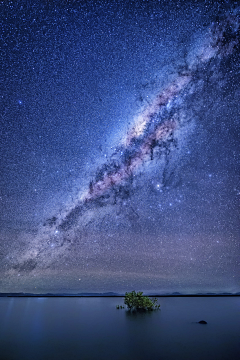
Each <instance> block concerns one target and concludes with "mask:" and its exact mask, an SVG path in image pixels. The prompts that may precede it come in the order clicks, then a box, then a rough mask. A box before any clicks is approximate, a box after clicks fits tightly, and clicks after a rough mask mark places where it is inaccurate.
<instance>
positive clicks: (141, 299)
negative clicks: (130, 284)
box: [124, 291, 160, 310]
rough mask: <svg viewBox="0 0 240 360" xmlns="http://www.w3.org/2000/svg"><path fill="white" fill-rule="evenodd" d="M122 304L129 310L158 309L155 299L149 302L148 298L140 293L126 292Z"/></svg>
mask: <svg viewBox="0 0 240 360" xmlns="http://www.w3.org/2000/svg"><path fill="white" fill-rule="evenodd" d="M124 304H126V305H127V307H128V309H129V310H157V309H159V308H160V305H159V304H157V299H156V298H154V299H153V300H151V299H150V298H149V297H148V296H143V293H142V292H141V291H139V292H137V293H136V292H135V291H132V292H129V293H128V292H126V294H125V299H124Z"/></svg>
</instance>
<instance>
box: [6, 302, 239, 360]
mask: <svg viewBox="0 0 240 360" xmlns="http://www.w3.org/2000/svg"><path fill="white" fill-rule="evenodd" d="M159 303H160V304H161V310H160V311H155V312H149V313H137V314H134V313H129V312H128V311H126V310H125V309H124V310H117V309H116V305H117V304H120V305H121V304H123V298H0V319H1V323H0V354H1V355H0V359H1V360H2V359H4V360H30V359H31V360H32V359H35V360H40V359H41V360H63V359H64V360H73V359H74V360H75V359H79V360H85V359H86V360H87V359H88V360H93V359H94V360H95V359H96V360H101V359H102V360H103V359H104V360H106V359H114V360H115V359H116V360H120V359H121V360H122V359H124V360H127V359H131V360H132V359H133V360H134V359H139V360H141V359H151V360H155V359H159V360H160V359H178V360H179V359H180V360H181V359H184V360H186V359H189V360H190V359H191V360H192V359H195V360H196V359H204V360H208V359H209V360H210V359H211V360H212V359H215V360H217V359H231V360H235V359H239V358H240V297H217V298H216V297H206V298H203V297H194V298H187V297H186V298H185V297H174V298H171V297H170V298H166V297H163V298H159ZM199 320H206V321H207V322H208V324H207V325H200V324H197V322H198V321H199Z"/></svg>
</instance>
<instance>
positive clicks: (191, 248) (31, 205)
mask: <svg viewBox="0 0 240 360" xmlns="http://www.w3.org/2000/svg"><path fill="white" fill-rule="evenodd" d="M0 6H1V11H0V13H1V35H0V41H1V53H0V66H1V94H0V107H1V118H0V122H1V123H0V134H1V137H0V292H21V291H22V292H33V293H43V292H51V293H59V292H64V293H76V292H107V291H115V292H125V291H130V290H133V289H135V290H142V291H146V292H157V293H160V294H161V293H166V292H175V291H178V292H181V293H198V292H224V291H225V292H226V291H227V292H237V291H240V279H239V273H240V236H239V235H240V233H239V228H240V221H239V199H240V178H239V174H240V166H239V165H240V160H239V154H240V141H239V140H240V137H239V135H240V134H239V122H240V116H239V113H240V86H239V84H240V58H239V52H240V8H239V5H238V2H237V1H236V2H234V1H227V0H224V1H218V2H216V1H214V0H212V1H211V0H206V1H194V0H192V1H181V0H179V1H147V0H146V1H143V0H139V1H138V0H136V1H128V0H124V1H121V0H115V1H114V0H111V1H110V0H109V1H108V0H103V1H96V0H95V1H91V0H90V1H74V0H72V1H67V0H63V1H47V0H43V1H36V0H25V1H24V0H14V1H10V0H9V1H1V2H0Z"/></svg>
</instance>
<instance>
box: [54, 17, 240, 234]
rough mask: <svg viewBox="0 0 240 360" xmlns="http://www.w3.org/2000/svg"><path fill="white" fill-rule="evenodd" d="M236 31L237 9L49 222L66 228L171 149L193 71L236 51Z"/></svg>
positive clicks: (219, 24)
mask: <svg viewBox="0 0 240 360" xmlns="http://www.w3.org/2000/svg"><path fill="white" fill-rule="evenodd" d="M239 32H240V30H239V16H238V14H237V11H236V13H235V14H233V15H231V16H230V15H228V16H227V17H226V18H225V19H221V20H219V22H216V23H213V24H212V25H211V26H210V28H209V31H208V33H207V35H206V38H205V42H204V43H203V45H202V46H201V47H200V50H198V53H197V54H195V55H194V58H193V59H191V60H190V61H189V62H187V64H186V67H185V69H184V71H180V73H179V74H178V75H177V76H176V78H175V79H174V81H172V82H171V83H170V84H168V85H167V86H166V87H165V88H163V89H162V90H161V91H160V92H159V94H158V95H157V96H156V97H155V99H154V100H153V101H152V103H151V104H150V105H149V106H147V107H146V108H145V109H144V110H143V111H142V113H141V114H140V115H139V116H138V117H137V119H136V120H135V123H134V126H133V127H132V128H131V129H130V130H129V131H128V133H127V136H126V138H125V139H124V141H123V144H122V145H121V146H119V147H118V148H117V149H116V151H115V152H114V153H113V155H112V156H111V158H110V160H109V162H107V163H105V164H104V165H103V166H102V167H101V168H100V169H98V171H97V174H96V176H95V179H94V180H92V181H91V182H90V184H89V189H88V190H87V191H86V192H85V193H84V194H83V195H82V196H81V199H80V201H77V203H76V204H75V205H74V206H73V208H71V209H70V210H69V211H68V213H67V214H66V215H65V217H64V218H63V219H61V218H60V219H59V220H57V218H55V217H54V221H51V220H50V221H48V223H51V224H52V225H53V224H54V225H57V228H58V229H61V230H67V229H69V228H70V227H71V226H72V225H73V224H74V223H75V222H76V221H77V219H78V217H79V216H81V215H82V213H83V212H84V211H86V210H87V209H88V208H89V207H91V208H92V207H95V206H96V207H97V206H98V205H99V202H100V203H101V201H102V200H104V198H105V199H107V198H108V197H109V196H110V195H109V192H114V194H115V196H116V197H121V193H122V191H124V184H125V183H126V182H128V181H129V178H131V177H132V176H133V174H134V173H135V172H136V170H137V169H138V168H139V167H140V166H141V165H142V164H143V163H145V162H147V161H149V160H153V158H154V157H155V156H163V154H165V153H166V151H170V146H171V144H172V143H173V142H174V141H176V139H175V137H174V132H175V131H176V129H178V128H180V127H181V126H183V125H182V124H181V119H179V118H177V114H178V110H179V108H180V107H181V105H182V103H183V101H184V98H185V97H186V96H187V95H188V93H189V92H191V91H192V88H193V86H194V85H197V82H198V79H197V78H196V73H197V72H198V71H200V70H201V68H202V67H203V66H208V63H209V62H210V61H211V60H212V59H213V58H215V57H219V58H222V57H224V56H227V55H229V54H231V53H232V52H235V51H239V38H240V36H239ZM187 58H188V57H187ZM105 204H106V202H105Z"/></svg>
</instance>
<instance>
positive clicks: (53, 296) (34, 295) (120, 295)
mask: <svg viewBox="0 0 240 360" xmlns="http://www.w3.org/2000/svg"><path fill="white" fill-rule="evenodd" d="M146 295H147V296H148V297H233V296H240V293H236V294H228V293H226V294H225V293H223V294H162V295H159V294H146ZM124 296H125V295H124V294H111V295H108V294H28V293H26V294H25V293H2V294H1V293H0V297H7V298H9V297H21V298H22V297H24V298H25V297H28V298H29V297H32V298H46V297H49V298H56V297H62V298H65V297H66V298H67V297H71V298H72V297H74V298H83V297H84V298H96V297H104V298H106V297H107V298H113V297H124Z"/></svg>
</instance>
